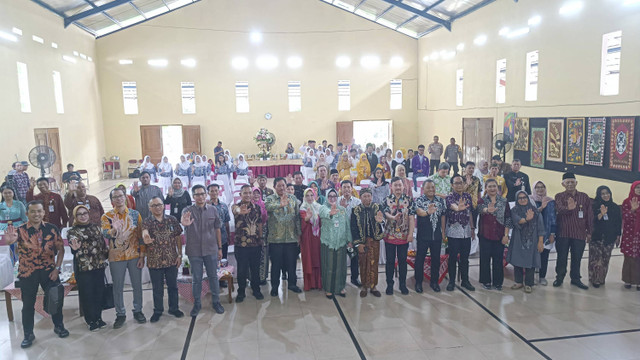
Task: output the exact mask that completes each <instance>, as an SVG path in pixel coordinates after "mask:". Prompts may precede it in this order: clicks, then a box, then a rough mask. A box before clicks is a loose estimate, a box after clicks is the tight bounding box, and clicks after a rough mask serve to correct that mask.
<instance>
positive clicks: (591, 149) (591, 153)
mask: <svg viewBox="0 0 640 360" xmlns="http://www.w3.org/2000/svg"><path fill="white" fill-rule="evenodd" d="M606 129H607V119H605V118H589V120H588V122H587V148H586V152H585V155H584V163H585V164H587V165H593V166H602V164H603V160H604V139H605V134H606Z"/></svg>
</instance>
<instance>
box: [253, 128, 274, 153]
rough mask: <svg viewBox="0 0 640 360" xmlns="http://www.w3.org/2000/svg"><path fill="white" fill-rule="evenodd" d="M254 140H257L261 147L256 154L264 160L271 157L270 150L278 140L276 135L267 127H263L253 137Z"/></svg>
mask: <svg viewBox="0 0 640 360" xmlns="http://www.w3.org/2000/svg"><path fill="white" fill-rule="evenodd" d="M253 140H254V141H255V142H256V145H257V146H258V148H260V152H258V153H257V154H256V156H257V157H258V158H260V159H262V160H267V159H269V158H271V156H272V155H271V152H270V150H271V147H272V146H273V144H275V142H276V136H275V135H274V134H273V133H272V132H269V130H267V129H266V128H261V129H260V130H258V132H257V133H256V135H255V136H254V137H253Z"/></svg>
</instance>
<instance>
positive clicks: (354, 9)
mask: <svg viewBox="0 0 640 360" xmlns="http://www.w3.org/2000/svg"><path fill="white" fill-rule="evenodd" d="M366 1H367V0H362V1H360V2H359V3H358V5H356V7H354V8H353V12H356V10H358V9H359V8H360V6H362V4H364V3H365V2H366Z"/></svg>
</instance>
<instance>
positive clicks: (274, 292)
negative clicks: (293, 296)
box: [270, 288, 278, 296]
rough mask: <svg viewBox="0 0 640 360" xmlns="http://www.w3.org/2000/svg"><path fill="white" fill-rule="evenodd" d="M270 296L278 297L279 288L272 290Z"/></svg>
mask: <svg viewBox="0 0 640 360" xmlns="http://www.w3.org/2000/svg"><path fill="white" fill-rule="evenodd" d="M270 294H271V296H278V288H272V289H271V292H270Z"/></svg>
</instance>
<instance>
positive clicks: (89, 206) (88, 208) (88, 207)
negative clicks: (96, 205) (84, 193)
mask: <svg viewBox="0 0 640 360" xmlns="http://www.w3.org/2000/svg"><path fill="white" fill-rule="evenodd" d="M85 206H86V207H87V210H91V205H90V204H89V202H88V201H87V204H86V205H85Z"/></svg>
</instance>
